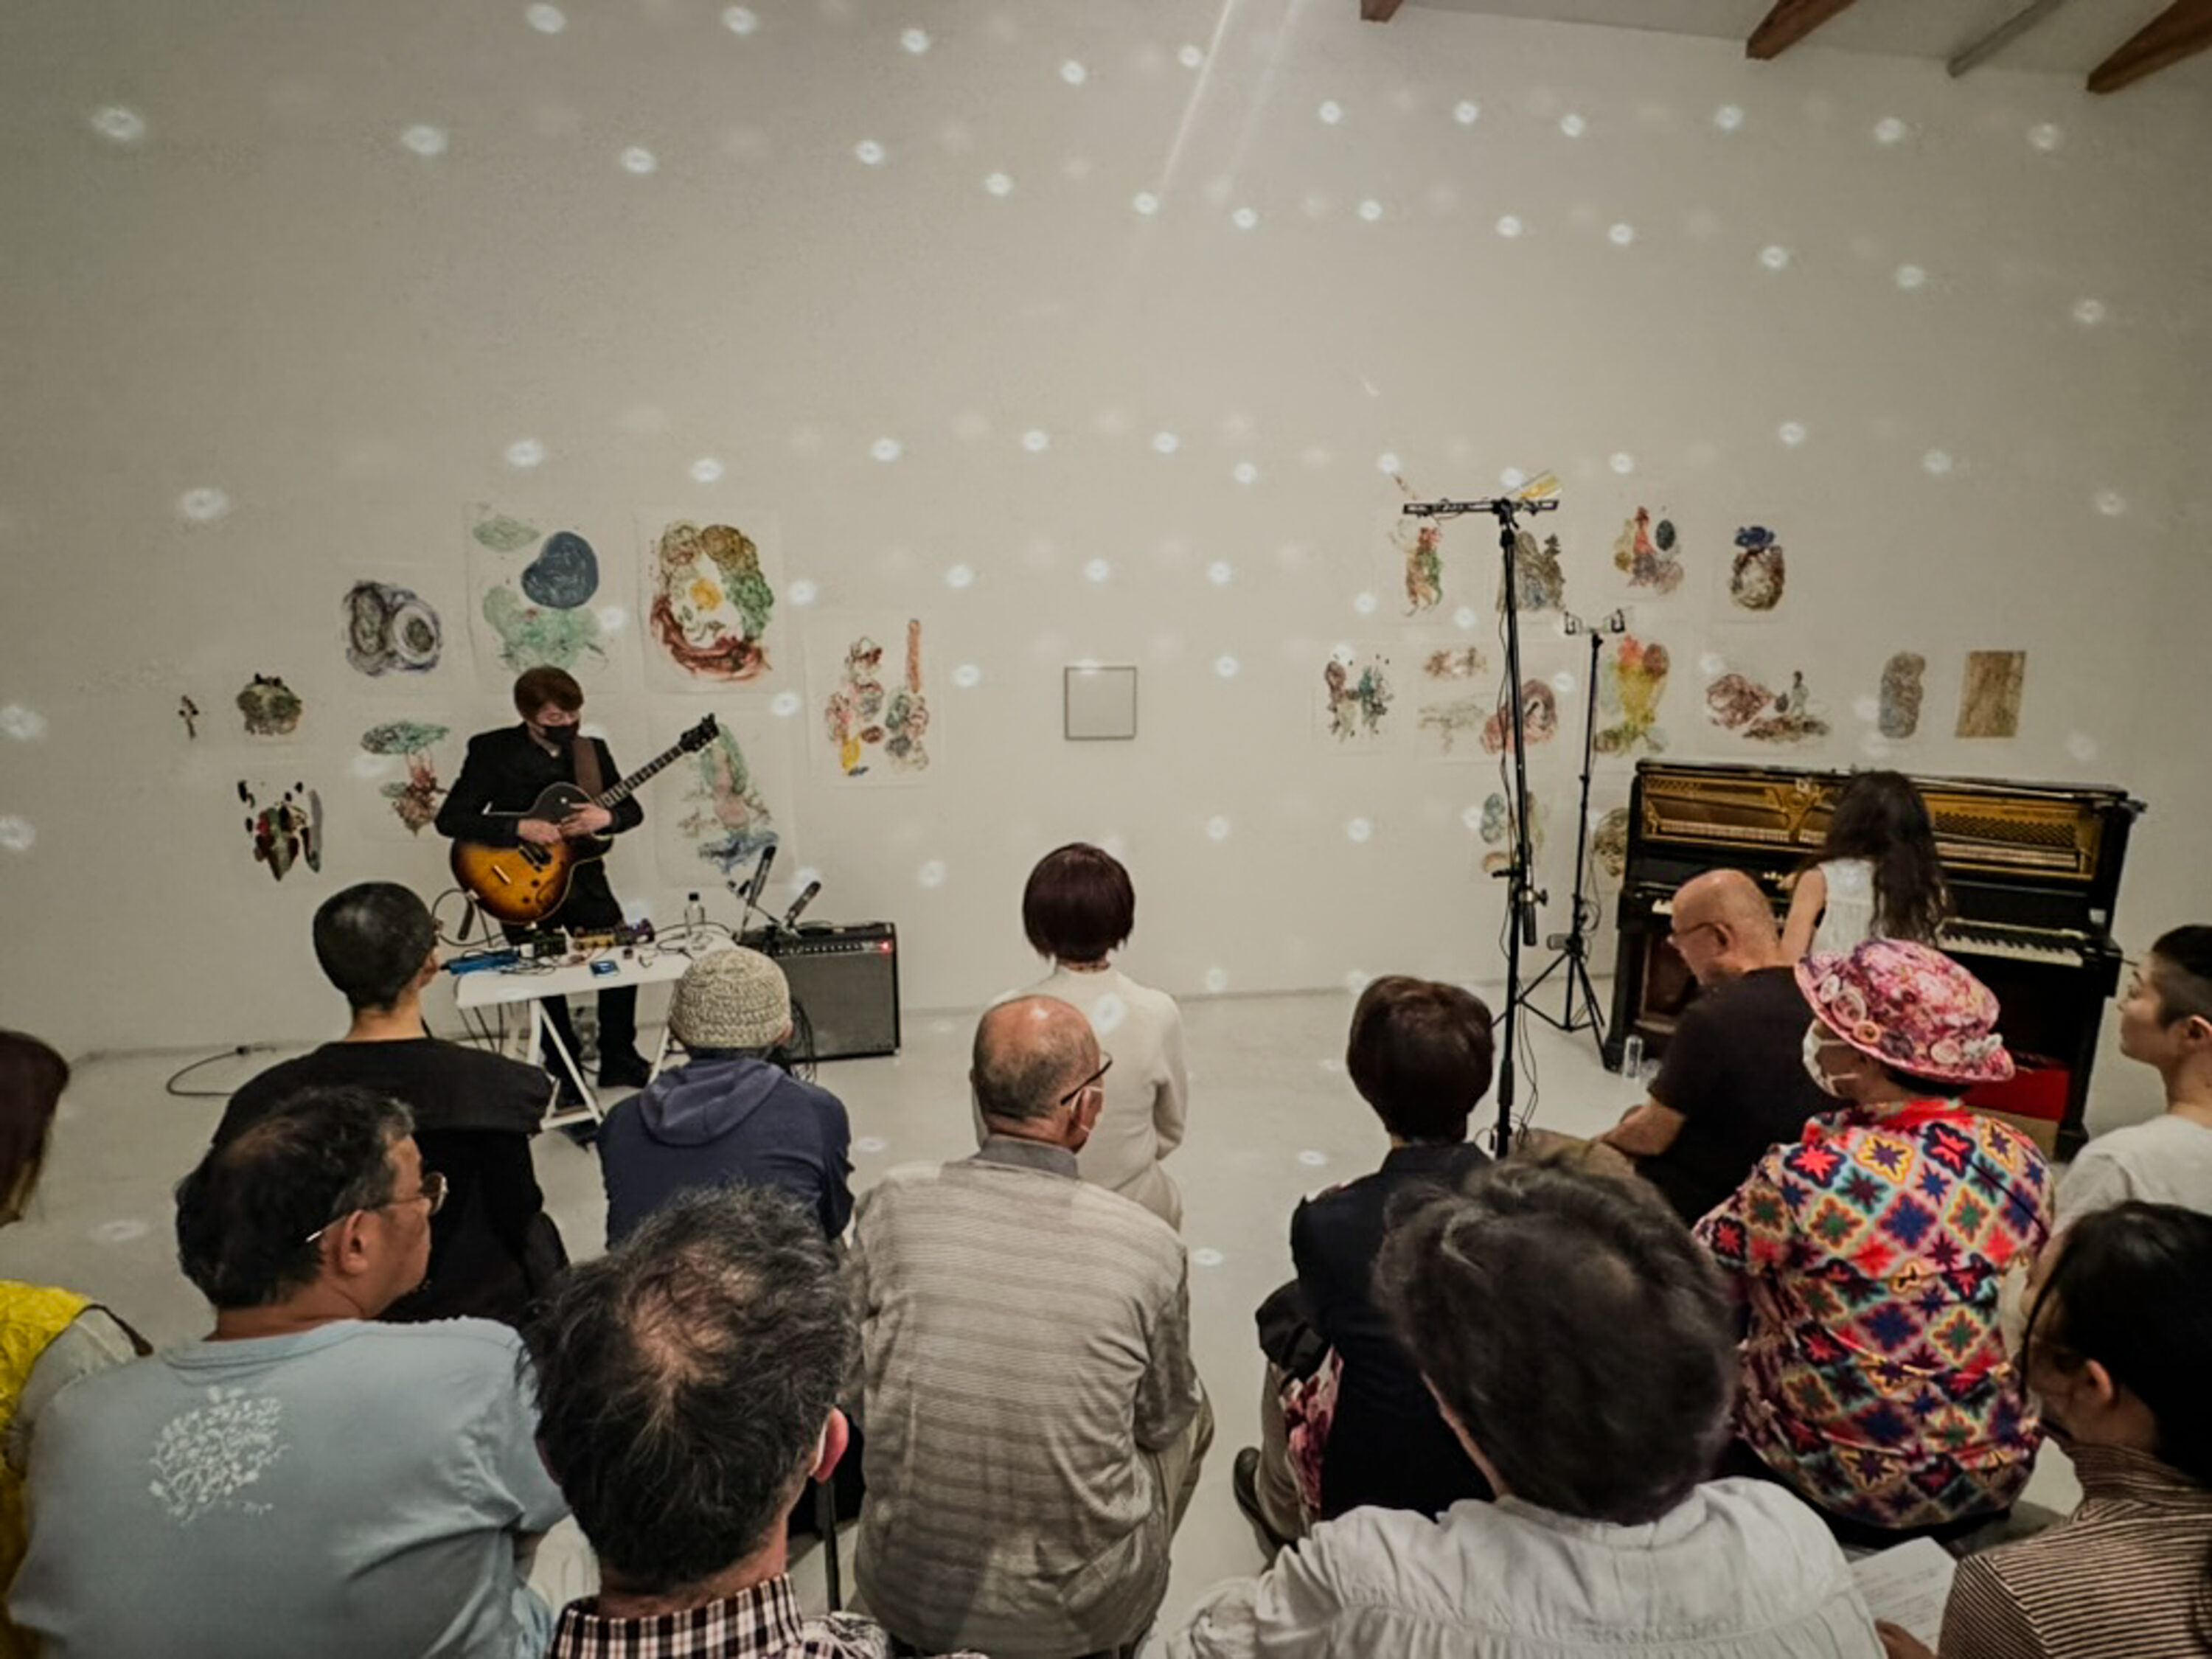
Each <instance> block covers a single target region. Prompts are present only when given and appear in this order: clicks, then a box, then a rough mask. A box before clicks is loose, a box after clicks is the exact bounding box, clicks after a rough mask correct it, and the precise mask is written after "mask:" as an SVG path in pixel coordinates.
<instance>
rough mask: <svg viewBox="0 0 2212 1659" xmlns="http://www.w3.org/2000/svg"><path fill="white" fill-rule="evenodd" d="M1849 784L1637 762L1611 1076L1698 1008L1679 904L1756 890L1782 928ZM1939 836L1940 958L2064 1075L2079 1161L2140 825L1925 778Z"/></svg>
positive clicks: (2072, 796)
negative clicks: (2126, 867) (1943, 904)
mask: <svg viewBox="0 0 2212 1659" xmlns="http://www.w3.org/2000/svg"><path fill="white" fill-rule="evenodd" d="M1848 781H1850V774H1849V773H1847V772H1798V771H1790V770H1785V769H1780V768H1775V767H1764V766H1690V765H1676V764H1673V763H1667V762H1661V761H1644V762H1642V763H1639V764H1638V767H1637V769H1636V782H1635V787H1634V789H1633V792H1632V794H1631V795H1630V798H1629V821H1628V857H1627V864H1626V867H1625V869H1624V870H1623V872H1622V884H1621V890H1620V957H1619V961H1618V963H1617V965H1616V967H1615V969H1614V975H1613V1019H1612V1023H1611V1025H1610V1028H1609V1030H1608V1034H1607V1038H1606V1043H1605V1054H1606V1061H1607V1064H1608V1065H1610V1066H1614V1067H1616V1068H1618V1066H1620V1049H1621V1045H1622V1043H1623V1042H1625V1041H1626V1038H1627V1037H1628V1036H1629V1035H1630V1034H1631V1033H1632V1032H1633V1033H1636V1034H1638V1035H1640V1036H1642V1037H1643V1038H1644V1047H1645V1049H1646V1051H1647V1052H1649V1053H1663V1052H1664V1051H1665V1048H1666V1044H1667V1040H1668V1036H1670V1035H1672V1033H1673V1031H1674V1020H1675V1018H1676V1016H1677V1015H1679V1014H1680V1012H1681V1011H1682V1009H1683V1007H1684V1006H1686V1005H1687V1004H1688V1002H1689V1001H1690V1000H1691V999H1692V997H1694V996H1695V995H1696V994H1697V985H1696V983H1695V981H1692V979H1691V977H1690V974H1689V970H1688V969H1687V968H1686V967H1685V965H1684V964H1683V963H1682V960H1681V958H1680V957H1678V956H1676V955H1675V954H1674V951H1671V950H1669V949H1668V945H1667V933H1668V927H1669V920H1668V919H1669V917H1670V916H1671V915H1672V914H1673V908H1674V890H1675V889H1676V888H1678V887H1680V885H1681V884H1683V883H1684V882H1686V881H1687V880H1689V879H1690V878H1691V877H1692V876H1695V875H1699V874H1700V873H1702V872H1705V871H1707V870H1715V869H1721V868H1726V867H1734V868H1735V869H1739V870H1741V871H1743V872H1746V873H1747V874H1748V875H1749V876H1751V877H1752V878H1753V879H1754V880H1756V881H1757V882H1758V883H1759V885H1760V887H1761V888H1762V889H1764V890H1765V892H1766V894H1767V896H1768V897H1769V898H1770V899H1771V901H1772V902H1773V904H1774V906H1775V908H1776V910H1777V911H1778V912H1781V911H1785V910H1786V909H1787V908H1788V906H1789V896H1788V890H1789V884H1790V878H1792V877H1793V876H1794V875H1795V874H1796V872H1798V871H1799V870H1801V869H1802V868H1803V867H1805V866H1806V865H1807V864H1808V862H1809V861H1810V860H1814V859H1815V858H1817V856H1818V855H1819V853H1820V847H1821V844H1822V842H1825V841H1826V838H1827V831H1828V818H1829V816H1830V814H1831V813H1832V811H1833V810H1834V808H1835V802H1836V797H1837V796H1838V793H1841V791H1842V789H1843V787H1844V784H1845V783H1847V782H1848ZM1913 782H1914V784H1915V785H1916V786H1917V787H1918V788H1919V790H1920V793H1921V797H1922V799H1924V800H1925V801H1926V802H1927V804H1928V811H1929V817H1931V818H1932V819H1933V820H1934V821H1935V825H1936V848H1937V850H1938V851H1939V852H1940V853H1941V854H1942V860H1943V873H1944V876H1945V878H1946V879H1947V880H1948V882H1949V883H1950V887H1951V902H1952V908H1953V910H1954V915H1953V918H1952V920H1951V921H1950V922H1949V923H1948V925H1947V926H1946V927H1945V928H1944V930H1943V935H1942V940H1941V944H1942V948H1943V949H1944V950H1945V951H1948V952H1949V953H1950V954H1951V955H1953V956H1954V957H1957V958H1958V959H1959V960H1960V962H1962V963H1965V964H1966V966H1967V967H1968V968H1969V969H1972V971H1973V973H1974V975H1976V977H1978V978H1979V979H1980V980H1981V981H1983V982H1984V984H1986V985H1987V986H1988V987H1990V990H1992V991H1993V992H1995V993H1996V996H1997V1000H1998V1001H1999V1002H2000V1003H2001V1004H2002V1007H2003V1010H2004V1012H2003V1017H2002V1021H2001V1022H2000V1024H1999V1030H2001V1031H2002V1033H2003V1036H2004V1039H2005V1042H2006V1045H2007V1047H2008V1048H2011V1049H2012V1051H2013V1052H2014V1054H2015V1055H2016V1056H2019V1057H2021V1058H2023V1059H2026V1060H2029V1061H2030V1062H2031V1063H2041V1064H2043V1065H2046V1066H2059V1067H2063V1068H2064V1069H2065V1071H2066V1073H2067V1088H2066V1103H2065V1110H2064V1115H2063V1118H2062V1119H2061V1120H2060V1123H2059V1127H2058V1132H2057V1140H2058V1147H2059V1152H2060V1154H2061V1155H2062V1156H2065V1157H2070V1156H2072V1154H2073V1152H2075V1149H2076V1148H2077V1147H2079V1146H2080V1145H2081V1141H2082V1140H2083V1139H2084V1138H2085V1132H2084V1130H2083V1127H2082V1121H2081V1119H2082V1109H2083V1106H2084V1103H2086V1101H2087V1098H2088V1090H2089V1072H2090V1068H2091V1066H2093V1064H2094V1063H2095V1060H2096V1055H2097V1042H2098V1032H2099V1030H2100V1022H2101V1019H2102V1016H2103V1013H2104V1006H2105V1003H2106V1001H2107V1000H2109V999H2110V998H2111V996H2112V992H2113V990H2114V988H2115V987H2117V986H2118V983H2119V976H2120V952H2119V948H2118V945H2115V944H2114V943H2113V940H2112V908H2113V903H2114V901H2115V900H2116V898H2117V897H2118V893H2119V888H2120V869H2121V866H2122V864H2123V863H2124V860H2125V859H2126V857H2127V850H2128V833H2129V830H2130V829H2131V828H2132V827H2133V825H2134V823H2135V820H2136V817H2137V815H2138V814H2140V813H2141V812H2142V810H2143V807H2142V802H2141V801H2138V800H2135V799H2130V797H2129V795H2128V793H2127V792H2126V791H2125V790H2124V789H2111V788H2103V787H2076V786H2072V785H2065V784H2034V783H2010V782H2002V781H1996V780H1990V779H1983V778H1942V777H1926V778H1923V777H1916V778H1914V779H1913Z"/></svg>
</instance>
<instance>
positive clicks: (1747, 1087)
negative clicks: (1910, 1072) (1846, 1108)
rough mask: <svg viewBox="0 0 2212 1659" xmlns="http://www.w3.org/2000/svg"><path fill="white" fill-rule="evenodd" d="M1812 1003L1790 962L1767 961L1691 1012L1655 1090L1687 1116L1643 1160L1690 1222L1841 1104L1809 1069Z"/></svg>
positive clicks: (1697, 1003) (1679, 1028)
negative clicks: (1808, 1123)
mask: <svg viewBox="0 0 2212 1659" xmlns="http://www.w3.org/2000/svg"><path fill="white" fill-rule="evenodd" d="M1812 1019H1813V1012H1812V1010H1811V1009H1810V1008H1808V1007H1807V1006H1806V1005H1805V998H1804V995H1803V994H1802V992H1800V991H1799V990H1798V988H1797V980H1796V975H1794V974H1793V973H1792V972H1791V971H1790V969H1787V968H1759V969H1754V970H1753V971H1752V972H1750V973H1748V974H1746V975H1743V976H1742V977H1741V979H1736V980H1733V981H1729V983H1727V984H1725V985H1722V986H1719V987H1716V988H1715V989H1713V990H1711V991H1708V992H1706V993H1705V994H1704V995H1702V996H1700V997H1699V998H1698V1000H1696V1001H1694V1002H1692V1004H1691V1005H1690V1006H1688V1007H1687V1008H1686V1009H1684V1010H1683V1011H1682V1018H1681V1022H1680V1024H1677V1025H1676V1026H1675V1028H1674V1039H1673V1041H1672V1042H1669V1043H1668V1045H1667V1058H1666V1060H1665V1061H1664V1062H1663V1063H1662V1065H1661V1066H1660V1068H1659V1075H1658V1077H1657V1078H1656V1079H1653V1081H1652V1085H1651V1097H1652V1098H1653V1099H1654V1100H1656V1101H1657V1102H1658V1103H1660V1104H1661V1105H1662V1106H1664V1107H1666V1108H1668V1109H1669V1110H1670V1111H1676V1112H1680V1114H1681V1115H1683V1117H1684V1118H1685V1119H1686V1120H1687V1121H1686V1122H1684V1124H1683V1125H1682V1132H1681V1133H1680V1134H1679V1135H1677V1136H1675V1137H1674V1145H1673V1146H1669V1147H1668V1149H1667V1150H1666V1151H1665V1152H1661V1153H1660V1154H1659V1155H1658V1156H1657V1157H1656V1158H1645V1159H1644V1160H1643V1162H1642V1163H1641V1164H1639V1165H1638V1168H1639V1169H1640V1170H1642V1171H1643V1174H1644V1179H1646V1180H1647V1181H1649V1182H1651V1184H1652V1185H1653V1186H1655V1187H1656V1188H1658V1189H1659V1190H1660V1191H1661V1192H1662V1193H1663V1194H1665V1195H1666V1198H1667V1201H1668V1203H1669V1204H1671V1205H1673V1206H1674V1210H1675V1212H1676V1213H1677V1214H1679V1215H1680V1216H1681V1218H1683V1219H1684V1220H1685V1221H1695V1220H1697V1219H1698V1218H1699V1217H1700V1216H1702V1215H1704V1214H1705V1212H1706V1211H1708V1210H1710V1209H1711V1208H1712V1207H1713V1206H1714V1205H1716V1204H1717V1203H1719V1202H1720V1201H1721V1200H1723V1199H1724V1198H1726V1197H1727V1196H1728V1195H1729V1194H1730V1193H1732V1192H1734V1191H1735V1189H1736V1188H1738V1187H1740V1186H1741V1185H1742V1184H1743V1180H1744V1177H1745V1176H1748V1175H1749V1174H1750V1173H1751V1170H1752V1166H1753V1164H1757V1163H1758V1162H1759V1159H1760V1158H1762V1157H1764V1156H1765V1152H1766V1149H1767V1148H1768V1147H1770V1146H1776V1145H1778V1144H1779V1143H1781V1142H1784V1141H1790V1140H1796V1139H1797V1138H1798V1136H1799V1134H1800V1133H1802V1131H1803V1129H1804V1127H1805V1120H1806V1119H1808V1118H1809V1117H1812V1116H1814V1115H1816V1114H1818V1113H1821V1112H1832V1111H1834V1110H1835V1109H1837V1107H1838V1105H1839V1104H1840V1102H1838V1101H1837V1100H1836V1099H1834V1098H1833V1097H1831V1096H1829V1095H1826V1094H1823V1093H1822V1092H1821V1091H1820V1090H1819V1089H1818V1088H1816V1087H1814V1083H1813V1080H1812V1079H1810V1078H1809V1077H1808V1076H1806V1075H1805V1060H1804V1045H1805V1028H1806V1026H1808V1024H1811V1023H1812Z"/></svg>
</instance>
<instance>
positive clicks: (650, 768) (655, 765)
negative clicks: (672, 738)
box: [592, 743, 684, 806]
mask: <svg viewBox="0 0 2212 1659" xmlns="http://www.w3.org/2000/svg"><path fill="white" fill-rule="evenodd" d="M683 752H684V745H683V744H680V743H679V744H677V745H676V746H675V747H674V748H673V749H671V750H668V752H667V753H666V754H664V755H655V756H654V757H653V758H652V759H651V760H649V761H647V762H646V763H645V764H644V765H642V766H641V767H639V768H638V769H637V770H636V771H635V772H633V773H631V774H630V775H629V776H628V777H626V778H624V779H623V781H621V782H620V783H618V784H617V785H615V787H613V788H611V789H610V790H608V791H607V792H606V793H605V794H601V795H595V796H593V797H592V805H595V806H619V805H622V804H623V802H624V801H626V800H628V799H629V798H630V797H631V796H632V795H634V794H635V793H637V787H638V785H640V784H641V783H644V782H646V781H647V780H649V779H650V778H652V777H653V775H654V774H655V773H657V772H659V771H660V770H662V769H664V768H665V767H667V766H668V765H670V764H671V763H673V762H674V761H675V760H676V758H677V757H678V756H680V755H681V754H683Z"/></svg>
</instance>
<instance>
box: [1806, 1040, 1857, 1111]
mask: <svg viewBox="0 0 2212 1659" xmlns="http://www.w3.org/2000/svg"><path fill="white" fill-rule="evenodd" d="M1825 1041H1826V1038H1825V1037H1823V1036H1822V1035H1821V1031H1820V1026H1818V1025H1817V1024H1815V1025H1808V1026H1807V1027H1806V1028H1805V1042H1804V1047H1803V1049H1802V1053H1803V1054H1804V1058H1805V1075H1806V1076H1807V1077H1808V1078H1810V1079H1813V1086H1814V1088H1815V1089H1818V1090H1819V1091H1820V1092H1821V1093H1822V1094H1824V1095H1832V1096H1833V1097H1835V1098H1836V1099H1838V1100H1847V1099H1849V1098H1850V1097H1849V1096H1847V1095H1846V1094H1844V1091H1843V1090H1842V1089H1841V1088H1840V1087H1838V1085H1840V1084H1843V1083H1845V1082H1848V1081H1849V1079H1847V1078H1838V1077H1833V1076H1831V1075H1830V1074H1829V1073H1826V1072H1825V1071H1823V1070H1821V1068H1820V1045H1821V1044H1822V1043H1823V1042H1825Z"/></svg>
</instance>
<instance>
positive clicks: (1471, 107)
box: [1452, 98, 1482, 127]
mask: <svg viewBox="0 0 2212 1659" xmlns="http://www.w3.org/2000/svg"><path fill="white" fill-rule="evenodd" d="M1481 113H1482V106H1481V105H1480V104H1478V103H1476V102H1475V101H1474V99H1472V98H1462V99H1461V100H1459V102H1457V103H1456V104H1454V105H1453V106H1452V119H1453V120H1455V121H1456V122H1458V123H1459V124H1460V125H1462V126H1463V127H1471V126H1473V125H1474V124H1475V120H1476V118H1478V117H1479V116H1480V115H1481Z"/></svg>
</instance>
